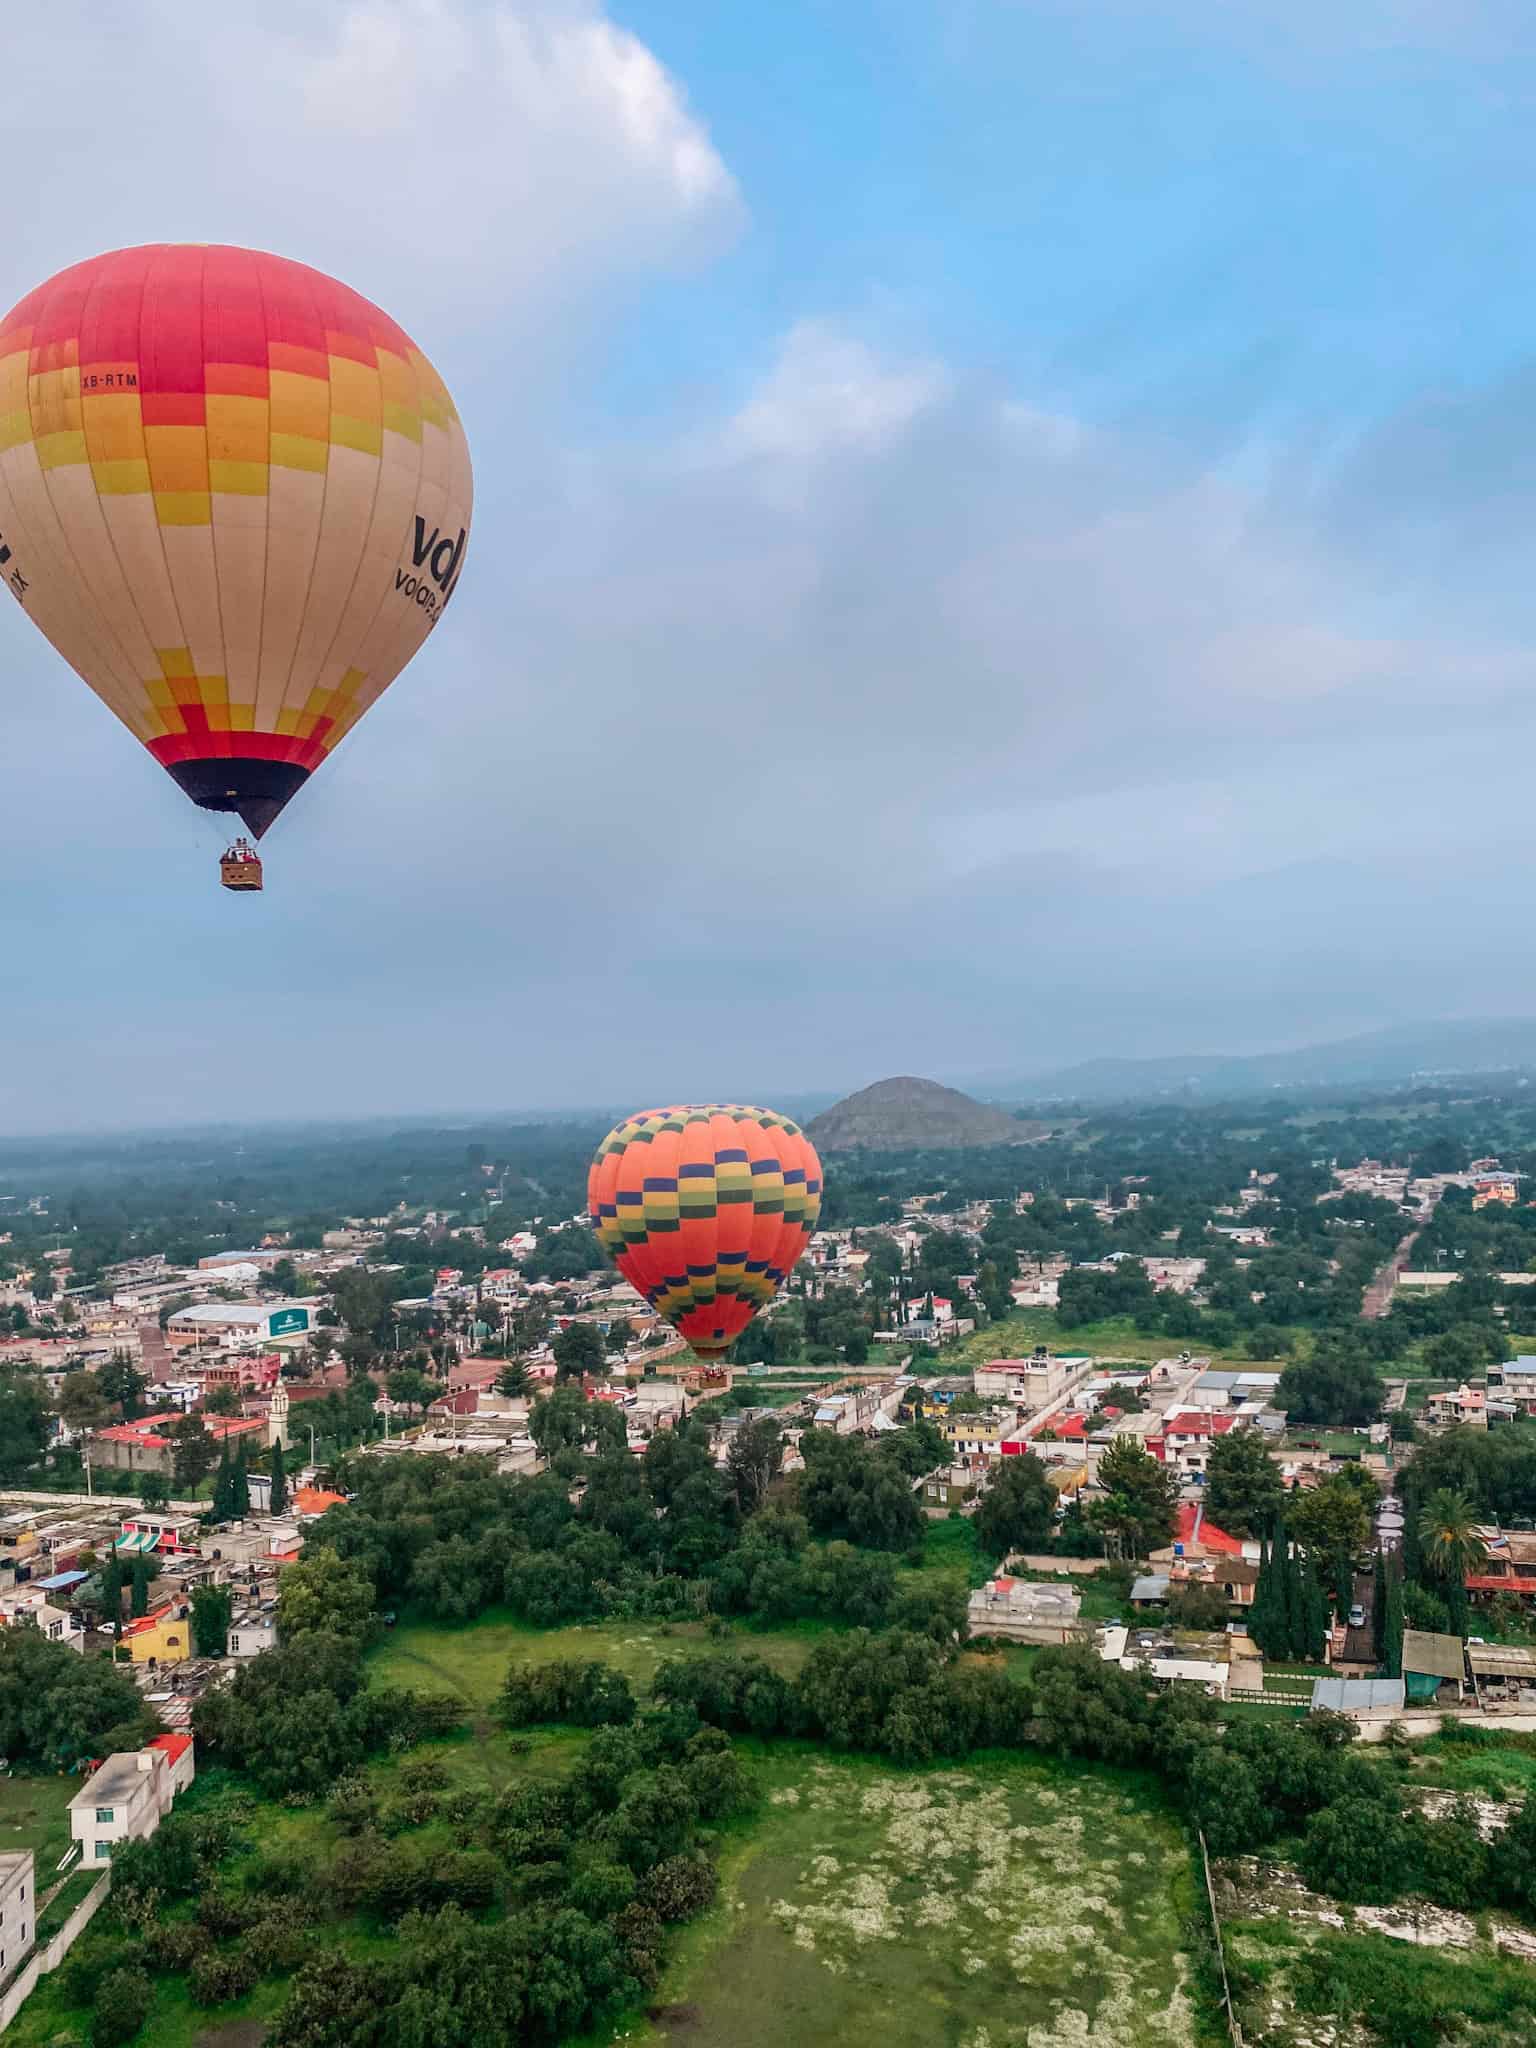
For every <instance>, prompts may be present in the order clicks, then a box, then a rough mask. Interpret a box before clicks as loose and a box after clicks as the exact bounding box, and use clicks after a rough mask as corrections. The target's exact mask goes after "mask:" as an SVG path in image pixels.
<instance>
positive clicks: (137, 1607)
mask: <svg viewBox="0 0 1536 2048" xmlns="http://www.w3.org/2000/svg"><path fill="white" fill-rule="evenodd" d="M128 1612H129V1613H130V1614H131V1615H132V1616H133V1618H134V1620H135V1621H137V1620H138V1618H139V1616H140V1615H142V1614H148V1612H149V1566H148V1564H147V1563H146V1562H145V1560H144V1558H143V1557H142V1556H140V1557H136V1558H135V1559H134V1560H133V1580H132V1583H131V1585H130V1587H129V1592H128Z"/></svg>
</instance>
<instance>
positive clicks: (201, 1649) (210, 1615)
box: [192, 1586, 231, 1657]
mask: <svg viewBox="0 0 1536 2048" xmlns="http://www.w3.org/2000/svg"><path fill="white" fill-rule="evenodd" d="M230 1611H231V1601H230V1595H229V1588H228V1587H227V1586H197V1587H194V1589H193V1592H192V1647H193V1650H194V1651H195V1652H196V1654H197V1655H198V1656H199V1657H222V1656H224V1655H226V1654H227V1652H228V1649H229V1617H230Z"/></svg>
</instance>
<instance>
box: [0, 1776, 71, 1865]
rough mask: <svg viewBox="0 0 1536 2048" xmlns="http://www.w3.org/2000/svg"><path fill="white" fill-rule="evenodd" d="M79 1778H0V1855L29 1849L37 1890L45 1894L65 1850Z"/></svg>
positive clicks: (67, 1843) (67, 1845)
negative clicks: (35, 1874) (34, 1860)
mask: <svg viewBox="0 0 1536 2048" xmlns="http://www.w3.org/2000/svg"><path fill="white" fill-rule="evenodd" d="M81 1782H82V1781H81V1780H80V1779H79V1778H66V1777H50V1778H20V1777H18V1778H0V1855H10V1854H14V1853H16V1852H17V1851H18V1850H21V1849H30V1850H31V1851H32V1854H33V1856H34V1857H35V1859H36V1865H37V1889H38V1890H39V1891H40V1892H45V1891H47V1889H48V1887H49V1885H51V1884H52V1883H53V1881H54V1878H55V1874H56V1873H55V1870H54V1866H55V1864H56V1863H57V1862H58V1860H59V1858H60V1857H61V1856H62V1855H63V1854H64V1851H65V1850H66V1849H67V1848H68V1847H69V1841H70V1836H69V1802H70V1800H71V1799H73V1798H74V1796H75V1794H76V1793H77V1792H78V1791H79V1790H80V1785H81Z"/></svg>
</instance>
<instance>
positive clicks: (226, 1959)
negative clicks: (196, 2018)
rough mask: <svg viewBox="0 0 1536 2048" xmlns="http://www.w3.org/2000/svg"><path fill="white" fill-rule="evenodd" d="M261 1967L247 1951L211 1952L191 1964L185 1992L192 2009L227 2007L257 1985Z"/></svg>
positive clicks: (219, 1950) (228, 1949)
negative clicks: (205, 2006)
mask: <svg viewBox="0 0 1536 2048" xmlns="http://www.w3.org/2000/svg"><path fill="white" fill-rule="evenodd" d="M260 1977H261V1965H260V1963H259V1962H258V1961H257V1959H256V1957H255V1956H254V1955H252V1954H251V1952H250V1950H249V1948H247V1947H241V1948H211V1949H208V1950H207V1951H206V1952H205V1953H204V1954H203V1955H200V1956H199V1957H198V1958H197V1960H196V1962H194V1963H193V1965H192V1969H191V1972H190V1974H189V1976H188V1978H187V1990H188V1992H189V1993H190V1995H191V1999H192V2003H193V2004H194V2005H228V2004H229V2003H230V2002H231V2000H233V1999H236V1998H244V1996H245V1994H246V1993H247V1991H249V1990H251V1989H252V1987H253V1986H254V1985H255V1984H256V1983H257V1982H258V1981H259V1979H260Z"/></svg>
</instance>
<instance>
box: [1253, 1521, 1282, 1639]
mask: <svg viewBox="0 0 1536 2048" xmlns="http://www.w3.org/2000/svg"><path fill="white" fill-rule="evenodd" d="M1276 1572H1277V1566H1276V1559H1275V1552H1274V1550H1273V1548H1272V1546H1271V1544H1270V1543H1269V1542H1268V1540H1265V1541H1264V1542H1262V1543H1261V1544H1260V1546H1259V1582H1258V1584H1257V1585H1256V1586H1255V1587H1254V1589H1253V1609H1252V1612H1251V1613H1250V1615H1249V1618H1248V1633H1249V1634H1250V1635H1251V1636H1252V1637H1253V1640H1254V1641H1255V1642H1256V1643H1257V1644H1258V1646H1259V1650H1260V1652H1261V1653H1262V1655H1264V1656H1265V1657H1283V1656H1284V1655H1285V1650H1286V1635H1287V1630H1286V1619H1285V1594H1284V1590H1283V1588H1282V1587H1281V1586H1280V1584H1279V1581H1278V1579H1277V1576H1276Z"/></svg>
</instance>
